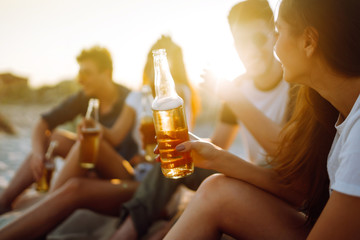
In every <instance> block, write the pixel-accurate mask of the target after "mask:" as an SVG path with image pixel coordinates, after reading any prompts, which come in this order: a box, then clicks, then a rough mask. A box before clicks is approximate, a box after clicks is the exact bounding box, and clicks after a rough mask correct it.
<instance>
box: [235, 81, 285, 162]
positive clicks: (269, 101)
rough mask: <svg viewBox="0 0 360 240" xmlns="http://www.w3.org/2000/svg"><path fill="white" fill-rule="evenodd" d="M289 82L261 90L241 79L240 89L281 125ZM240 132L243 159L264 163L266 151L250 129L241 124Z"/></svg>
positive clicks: (282, 82)
mask: <svg viewBox="0 0 360 240" xmlns="http://www.w3.org/2000/svg"><path fill="white" fill-rule="evenodd" d="M288 90H289V84H288V83H287V82H285V81H284V80H281V81H280V83H279V84H278V85H277V86H276V87H275V88H274V89H272V90H269V91H261V90H259V89H257V88H256V87H255V84H254V81H252V80H250V79H249V80H243V81H242V82H241V85H240V91H241V92H242V93H243V94H244V96H245V97H247V99H248V100H249V101H250V102H251V103H252V104H253V105H254V106H255V107H256V108H257V109H259V110H260V111H261V112H262V113H263V114H265V116H266V117H268V118H269V119H271V120H272V121H273V122H275V123H277V124H279V125H281V124H282V123H283V118H284V114H285V110H286V106H287V103H288V99H289V94H288ZM239 123H240V124H241V122H239ZM240 134H241V138H242V142H243V144H244V149H245V152H246V154H247V156H246V158H245V159H249V160H250V161H252V162H253V163H255V164H260V165H264V164H266V161H265V156H266V151H265V150H264V149H263V148H262V147H261V146H260V144H259V143H258V142H257V141H256V140H255V138H254V137H253V136H252V134H251V133H250V131H249V130H248V129H247V128H246V127H245V125H244V124H241V128H240Z"/></svg>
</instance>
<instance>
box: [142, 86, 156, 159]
mask: <svg viewBox="0 0 360 240" xmlns="http://www.w3.org/2000/svg"><path fill="white" fill-rule="evenodd" d="M153 101H154V98H153V96H152V92H151V88H150V86H149V85H144V86H143V87H142V89H141V107H142V112H141V120H140V132H141V135H142V140H143V141H142V142H143V149H144V150H145V160H147V161H153V160H154V159H155V157H156V154H155V153H154V149H155V147H156V139H155V126H154V121H153V116H152V115H153V114H152V109H151V104H152V102H153Z"/></svg>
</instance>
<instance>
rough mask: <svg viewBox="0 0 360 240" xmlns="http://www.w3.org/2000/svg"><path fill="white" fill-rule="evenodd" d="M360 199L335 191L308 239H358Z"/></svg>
mask: <svg viewBox="0 0 360 240" xmlns="http://www.w3.org/2000/svg"><path fill="white" fill-rule="evenodd" d="M359 219H360V198H359V197H353V196H350V195H346V194H342V193H339V192H336V191H333V192H332V194H331V196H330V199H329V201H328V203H327V204H326V206H325V208H324V210H323V211H322V213H321V215H320V217H319V219H318V221H317V222H316V224H315V226H314V227H313V229H312V230H311V232H310V234H309V236H308V239H309V240H317V239H358V238H359V236H360V221H359Z"/></svg>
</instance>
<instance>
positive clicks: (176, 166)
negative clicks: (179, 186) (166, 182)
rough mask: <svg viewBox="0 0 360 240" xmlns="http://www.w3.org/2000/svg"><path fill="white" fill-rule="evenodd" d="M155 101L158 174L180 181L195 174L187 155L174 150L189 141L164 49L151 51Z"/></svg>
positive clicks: (180, 102) (182, 109) (180, 101)
mask: <svg viewBox="0 0 360 240" xmlns="http://www.w3.org/2000/svg"><path fill="white" fill-rule="evenodd" d="M153 56H154V68H155V92H156V97H155V100H154V102H153V104H152V109H153V115H154V123H155V130H156V137H157V142H158V147H159V152H160V160H161V170H162V172H163V174H164V176H165V177H168V178H174V179H176V178H181V177H185V176H187V175H190V174H192V173H193V172H194V164H193V161H192V158H191V155H190V153H189V152H186V153H184V152H178V151H176V150H175V147H176V146H177V145H178V144H180V143H182V142H185V141H188V140H189V134H188V127H187V122H186V116H185V111H184V101H183V99H182V98H181V97H179V95H178V94H177V93H176V90H175V83H174V80H173V78H172V76H171V73H170V69H169V65H168V62H167V58H166V51H165V49H159V50H154V51H153Z"/></svg>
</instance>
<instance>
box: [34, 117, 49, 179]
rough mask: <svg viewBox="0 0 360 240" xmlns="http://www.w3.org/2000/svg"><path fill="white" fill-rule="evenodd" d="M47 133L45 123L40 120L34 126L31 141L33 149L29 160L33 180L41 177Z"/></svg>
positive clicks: (47, 129)
mask: <svg viewBox="0 0 360 240" xmlns="http://www.w3.org/2000/svg"><path fill="white" fill-rule="evenodd" d="M47 131H49V127H48V124H47V122H46V121H45V120H44V119H42V118H40V119H39V120H38V121H37V123H36V125H35V128H34V131H33V134H32V139H31V140H32V149H33V151H32V153H33V156H34V157H33V158H32V159H31V169H32V172H33V175H34V177H35V179H39V178H40V176H41V171H42V167H43V163H44V160H45V152H46V146H47V140H48V137H47V136H46V132H47Z"/></svg>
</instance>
